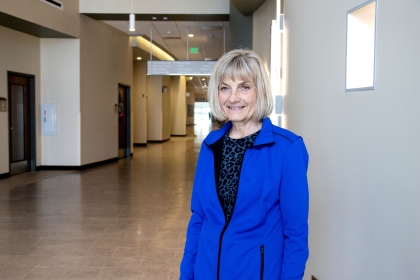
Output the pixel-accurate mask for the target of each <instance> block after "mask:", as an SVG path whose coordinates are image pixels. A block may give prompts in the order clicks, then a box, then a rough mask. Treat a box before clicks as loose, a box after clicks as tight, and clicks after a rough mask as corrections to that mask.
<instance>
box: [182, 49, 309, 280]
mask: <svg viewBox="0 0 420 280" xmlns="http://www.w3.org/2000/svg"><path fill="white" fill-rule="evenodd" d="M208 98H209V102H210V107H211V111H212V115H213V117H214V118H216V119H218V120H229V122H227V123H226V124H225V125H224V126H223V127H222V128H221V129H220V130H216V131H212V132H211V133H210V134H209V135H208V136H207V137H206V139H205V140H204V141H203V144H202V147H201V151H200V155H199V159H198V163H197V169H196V174H195V179H194V187H193V194H192V200H191V211H192V216H191V220H190V222H189V225H188V230H187V241H186V244H185V250H184V256H183V260H182V263H181V279H195V280H205V279H218V280H219V279H220V280H237V279H240V280H243V279H251V280H255V279H269V280H272V279H293V280H297V279H302V277H303V273H304V270H305V263H306V260H307V258H308V225H307V219H308V200H309V198H308V184H307V178H306V171H307V167H308V154H307V151H306V148H305V145H304V143H303V140H302V138H301V137H299V136H297V135H295V134H293V133H292V132H290V131H287V130H285V129H282V128H279V127H277V126H274V125H272V124H271V121H270V119H269V118H268V116H269V114H270V113H271V111H272V109H273V101H272V96H271V89H270V81H269V78H268V75H267V72H266V70H265V68H264V65H263V63H262V61H261V59H260V58H259V57H258V56H257V55H256V54H255V53H254V52H253V51H250V50H233V51H231V52H229V53H227V54H225V55H224V56H223V57H222V58H220V59H219V61H218V62H217V64H216V65H215V67H214V69H213V73H212V77H211V80H210V83H209V88H208Z"/></svg>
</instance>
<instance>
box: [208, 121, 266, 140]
mask: <svg viewBox="0 0 420 280" xmlns="http://www.w3.org/2000/svg"><path fill="white" fill-rule="evenodd" d="M231 128H232V122H231V121H229V122H227V123H226V124H225V125H224V126H222V127H221V128H220V129H219V130H215V131H212V132H211V133H210V134H209V135H208V136H207V137H206V138H205V139H204V142H205V143H206V144H207V145H211V144H213V143H214V142H216V141H217V140H219V139H220V138H222V137H223V135H225V134H226V133H227V132H228V131H229V130H230V129H231ZM272 142H274V136H273V125H272V123H271V120H270V119H269V118H265V119H263V121H262V127H261V131H260V133H259V134H258V136H257V139H255V142H254V146H257V145H264V144H268V143H272Z"/></svg>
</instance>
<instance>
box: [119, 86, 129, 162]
mask: <svg viewBox="0 0 420 280" xmlns="http://www.w3.org/2000/svg"><path fill="white" fill-rule="evenodd" d="M128 156H130V87H128V86H125V85H121V84H119V85H118V158H125V157H128Z"/></svg>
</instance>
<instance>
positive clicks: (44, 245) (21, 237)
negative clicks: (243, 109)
mask: <svg viewBox="0 0 420 280" xmlns="http://www.w3.org/2000/svg"><path fill="white" fill-rule="evenodd" d="M209 129H210V127H209V125H208V124H207V125H206V124H204V125H203V126H201V125H195V126H189V127H188V128H187V136H186V137H173V138H171V140H170V141H167V142H164V143H160V144H148V145H147V147H136V148H135V149H134V156H133V157H132V158H128V159H122V160H119V161H116V162H114V163H110V164H106V165H103V166H100V167H95V168H90V169H86V170H82V171H38V172H32V173H24V174H21V175H16V176H12V177H10V178H7V179H3V180H0V279H42V280H46V279H148V280H151V279H159V280H162V279H178V278H179V263H180V260H181V257H182V252H183V246H184V242H185V230H186V226H187V223H188V220H189V217H190V211H189V204H190V196H191V187H192V183H193V178H194V171H195V164H196V161H197V156H198V153H199V149H200V146H201V142H202V140H203V138H204V137H205V136H206V135H207V134H208V132H209Z"/></svg>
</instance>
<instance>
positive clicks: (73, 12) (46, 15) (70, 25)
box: [0, 0, 80, 37]
mask: <svg viewBox="0 0 420 280" xmlns="http://www.w3.org/2000/svg"><path fill="white" fill-rule="evenodd" d="M60 2H62V3H63V4H64V9H63V10H60V9H57V8H55V7H53V6H51V5H48V4H45V3H43V2H41V1H38V0H35V1H28V0H1V1H0V11H1V12H3V13H6V14H9V15H12V16H15V17H18V18H21V19H24V20H27V21H29V22H32V23H35V24H38V25H41V26H44V27H47V28H50V29H53V30H56V31H59V32H62V33H64V34H67V35H70V36H73V37H78V36H79V32H80V31H79V29H80V28H79V1H75V0H60Z"/></svg>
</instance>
